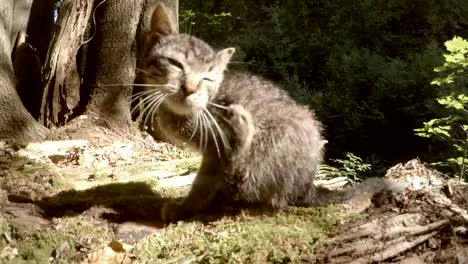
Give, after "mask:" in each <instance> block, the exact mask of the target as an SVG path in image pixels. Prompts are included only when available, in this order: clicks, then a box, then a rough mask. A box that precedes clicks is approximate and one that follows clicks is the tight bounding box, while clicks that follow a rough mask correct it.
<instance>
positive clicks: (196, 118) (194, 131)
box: [188, 112, 199, 142]
mask: <svg viewBox="0 0 468 264" xmlns="http://www.w3.org/2000/svg"><path fill="white" fill-rule="evenodd" d="M198 116H199V113H198V112H197V113H196V114H195V118H194V119H195V126H194V127H193V131H192V135H190V138H189V140H188V141H189V142H190V141H192V139H193V137H194V136H195V134H196V133H197V129H198Z"/></svg>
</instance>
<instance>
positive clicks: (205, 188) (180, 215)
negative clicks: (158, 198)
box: [161, 158, 224, 222]
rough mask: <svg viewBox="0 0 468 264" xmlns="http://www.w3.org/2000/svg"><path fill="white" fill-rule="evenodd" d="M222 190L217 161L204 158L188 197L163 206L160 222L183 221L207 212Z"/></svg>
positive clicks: (222, 183) (221, 177)
mask: <svg viewBox="0 0 468 264" xmlns="http://www.w3.org/2000/svg"><path fill="white" fill-rule="evenodd" d="M223 188H224V179H223V175H222V173H221V171H220V169H219V160H216V159H208V158H204V159H203V161H202V164H201V166H200V169H199V171H198V173H197V176H196V178H195V180H194V182H193V183H192V188H191V189H190V192H189V194H188V196H187V197H185V198H184V200H183V201H182V202H181V203H176V202H170V203H167V204H165V205H164V206H163V208H162V209H161V218H162V220H163V221H165V222H174V221H178V220H185V219H189V218H191V217H193V216H194V215H195V214H196V213H199V212H203V211H205V210H207V209H208V208H210V206H211V205H212V204H213V200H214V199H215V198H216V197H217V196H218V194H219V193H221V190H222V189H223Z"/></svg>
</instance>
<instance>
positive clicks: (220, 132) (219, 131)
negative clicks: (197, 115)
mask: <svg viewBox="0 0 468 264" xmlns="http://www.w3.org/2000/svg"><path fill="white" fill-rule="evenodd" d="M203 110H204V112H205V113H206V114H207V115H208V117H209V118H211V120H212V122H213V124H214V125H215V127H216V129H217V130H218V133H219V136H220V137H221V141H222V142H223V147H224V148H225V149H229V148H230V147H229V144H228V143H227V138H226V135H225V134H224V132H223V130H222V129H221V127H220V126H219V125H218V122H216V119H215V118H214V117H213V115H212V114H211V113H210V111H208V110H207V109H206V108H203Z"/></svg>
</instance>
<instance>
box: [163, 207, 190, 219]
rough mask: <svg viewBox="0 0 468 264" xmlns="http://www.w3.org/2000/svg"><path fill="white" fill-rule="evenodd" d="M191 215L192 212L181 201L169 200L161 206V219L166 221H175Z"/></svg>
mask: <svg viewBox="0 0 468 264" xmlns="http://www.w3.org/2000/svg"><path fill="white" fill-rule="evenodd" d="M190 217H191V215H190V212H189V211H188V210H187V209H186V208H185V207H184V206H183V205H182V204H180V203H176V202H168V203H165V204H164V206H163V207H162V208H161V220H163V222H166V223H175V222H177V221H179V220H186V219H188V218H190Z"/></svg>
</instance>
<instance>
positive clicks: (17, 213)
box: [0, 117, 468, 263]
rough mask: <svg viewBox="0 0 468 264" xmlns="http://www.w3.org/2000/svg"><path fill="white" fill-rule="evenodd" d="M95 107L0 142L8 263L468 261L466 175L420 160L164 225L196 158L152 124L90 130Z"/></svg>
mask: <svg viewBox="0 0 468 264" xmlns="http://www.w3.org/2000/svg"><path fill="white" fill-rule="evenodd" d="M87 118H88V117H82V119H81V121H82V122H81V123H80V122H79V121H77V123H76V124H75V127H68V128H67V129H68V130H67V131H66V132H65V135H66V137H65V138H63V137H62V138H61V139H66V140H65V141H59V142H45V143H40V144H35V145H34V144H33V145H30V146H27V147H26V146H11V145H8V144H6V143H0V213H1V214H0V262H1V263H155V262H159V263H168V262H172V263H226V262H228V263H258V262H272V263H290V262H291V263H302V262H303V263H468V214H467V210H468V186H467V185H463V184H461V183H456V182H452V183H447V181H446V180H445V179H444V178H443V175H440V174H438V173H437V172H435V171H433V170H431V169H429V168H427V167H426V166H424V165H423V164H421V163H420V162H418V161H416V160H413V161H410V162H408V163H406V164H399V165H397V166H395V167H394V168H392V169H391V170H389V172H388V175H387V178H388V179H389V180H391V181H398V180H406V181H407V182H409V183H410V186H409V187H408V188H406V189H405V190H404V191H403V192H400V193H393V192H384V193H379V194H377V195H375V196H374V197H372V198H371V199H363V200H362V201H361V200H360V201H359V202H356V201H354V203H348V204H343V205H338V207H334V208H335V209H330V208H323V209H321V208H319V209H294V208H292V209H291V210H289V211H286V212H280V213H277V214H271V213H270V212H263V211H261V210H256V209H252V208H250V209H246V210H244V209H242V210H237V209H232V208H231V209H228V210H226V211H225V212H223V213H222V215H204V216H199V217H197V218H196V219H194V220H193V221H191V222H188V223H178V224H176V225H166V224H165V223H163V222H162V221H161V220H160V216H159V211H160V208H161V206H162V205H163V204H164V203H165V202H168V201H173V200H178V199H180V198H181V197H182V196H183V195H184V194H185V193H186V192H187V190H188V189H189V188H190V183H191V181H192V180H193V177H194V173H195V172H196V169H197V166H198V162H199V157H197V156H196V155H194V154H193V153H189V152H186V151H184V150H181V149H179V148H176V147H174V146H171V145H169V144H165V143H161V142H155V141H154V140H153V139H152V138H151V137H149V136H148V135H146V134H145V133H142V134H141V133H136V134H132V135H130V134H128V133H127V134H126V133H115V132H111V130H109V129H104V128H96V127H97V126H89V130H88V131H86V130H85V132H83V128H86V125H85V123H86V122H88V121H89V120H87ZM78 131H80V132H78ZM112 131H115V129H114V130H112ZM63 133H64V131H57V133H56V134H57V135H59V134H61V135H64V134H63ZM52 138H53V139H59V138H57V137H55V138H54V137H53V136H52V137H51V139H52ZM415 179H416V180H415ZM356 203H358V205H357V206H356ZM350 205H352V206H350ZM356 208H359V209H356ZM252 241H256V242H252ZM274 245H276V246H274ZM187 252H188V253H187Z"/></svg>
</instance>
